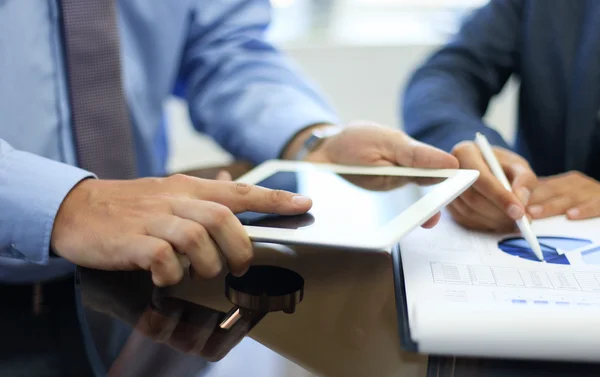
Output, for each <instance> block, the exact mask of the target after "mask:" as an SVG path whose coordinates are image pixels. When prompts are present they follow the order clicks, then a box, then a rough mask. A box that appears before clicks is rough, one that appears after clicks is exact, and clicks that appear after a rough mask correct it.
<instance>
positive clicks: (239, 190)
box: [234, 182, 253, 196]
mask: <svg viewBox="0 0 600 377" xmlns="http://www.w3.org/2000/svg"><path fill="white" fill-rule="evenodd" d="M252 187H253V186H252V185H249V184H247V183H243V182H236V183H235V186H234V189H235V193H236V194H238V195H241V196H246V195H248V194H250V192H251V191H252Z"/></svg>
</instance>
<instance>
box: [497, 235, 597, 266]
mask: <svg viewBox="0 0 600 377" xmlns="http://www.w3.org/2000/svg"><path fill="white" fill-rule="evenodd" d="M538 242H539V243H540V246H541V248H542V254H543V255H544V261H545V262H546V263H553V264H567V265H568V264H571V263H570V262H569V259H568V258H567V256H566V255H564V254H559V253H558V252H557V249H558V250H562V251H563V252H564V251H571V250H576V249H579V248H582V247H585V246H590V245H592V241H590V240H588V239H584V238H574V237H552V236H542V237H538ZM498 248H499V249H500V250H502V251H503V252H505V253H507V254H510V255H512V256H515V257H519V258H523V259H527V260H530V261H534V262H540V260H539V259H537V257H536V256H535V254H534V253H533V251H532V250H531V248H530V247H529V244H528V243H527V241H525V240H524V239H523V238H522V237H511V238H505V239H503V240H501V241H500V242H498ZM581 256H582V258H583V260H584V261H585V262H586V263H587V264H594V265H600V245H598V246H597V247H595V248H592V249H586V250H585V251H584V252H582V253H581Z"/></svg>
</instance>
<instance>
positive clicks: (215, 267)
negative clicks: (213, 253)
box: [203, 262, 223, 279]
mask: <svg viewBox="0 0 600 377" xmlns="http://www.w3.org/2000/svg"><path fill="white" fill-rule="evenodd" d="M222 271H223V264H221V263H217V262H213V263H208V264H207V265H206V266H204V273H203V276H204V278H206V279H213V278H216V277H217V276H219V274H220V273H221V272H222Z"/></svg>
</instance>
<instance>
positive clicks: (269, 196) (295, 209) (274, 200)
mask: <svg viewBox="0 0 600 377" xmlns="http://www.w3.org/2000/svg"><path fill="white" fill-rule="evenodd" d="M199 199H203V200H208V201H212V202H216V203H220V204H222V205H224V206H226V207H228V208H229V209H231V211H233V212H234V213H239V212H245V211H252V212H261V213H275V214H278V215H300V214H303V213H306V212H307V211H308V210H309V209H310V208H311V207H312V201H311V199H310V198H307V197H306V196H303V195H298V194H294V193H291V192H289V191H283V190H271V189H267V188H264V187H260V186H256V185H250V184H247V183H241V182H222V181H208V182H206V183H205V184H203V185H202V188H201V192H199Z"/></svg>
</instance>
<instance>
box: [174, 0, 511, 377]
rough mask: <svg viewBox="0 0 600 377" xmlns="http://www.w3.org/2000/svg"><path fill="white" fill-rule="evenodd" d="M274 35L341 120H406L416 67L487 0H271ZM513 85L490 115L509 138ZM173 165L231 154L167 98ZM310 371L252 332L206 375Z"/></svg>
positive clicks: (298, 376)
mask: <svg viewBox="0 0 600 377" xmlns="http://www.w3.org/2000/svg"><path fill="white" fill-rule="evenodd" d="M270 1H271V3H272V5H273V9H274V10H273V23H272V25H271V27H270V29H269V31H268V37H269V39H270V40H271V41H272V42H273V43H275V44H276V45H277V46H278V47H280V48H281V49H282V50H283V51H284V52H285V53H287V54H288V55H289V56H290V57H291V58H292V59H293V60H294V61H295V62H296V63H297V64H298V65H299V66H300V68H301V69H302V70H303V71H304V73H305V74H306V75H307V76H308V77H310V78H311V80H312V81H313V82H314V83H316V84H317V85H318V86H319V87H320V88H321V89H322V91H323V93H325V95H326V96H327V97H328V98H329V100H330V101H331V103H332V104H333V105H334V107H335V108H336V110H337V112H338V114H339V115H340V117H341V119H342V120H343V121H350V120H355V119H369V120H374V121H377V122H379V123H382V124H385V125H388V126H390V127H400V128H401V127H402V124H401V119H400V117H399V110H398V104H399V103H400V101H401V94H402V89H403V88H404V85H405V82H406V80H407V78H408V76H409V75H410V74H411V73H412V71H413V70H414V69H415V67H416V66H417V65H418V64H419V63H420V62H421V61H422V60H423V59H424V58H425V57H426V56H427V55H428V54H429V53H431V52H432V51H433V50H434V49H435V48H436V47H438V46H439V45H440V44H442V43H444V42H445V41H446V40H447V39H448V38H449V37H450V36H451V35H452V34H453V33H455V32H456V31H457V29H458V28H459V27H460V24H461V22H462V20H463V19H464V17H466V16H468V15H469V13H470V12H472V11H473V10H474V9H475V8H476V7H479V6H482V5H484V4H485V3H487V0H270ZM514 98H515V85H514V82H511V83H509V85H508V86H507V88H505V90H504V92H503V93H502V95H501V96H500V97H499V98H498V99H496V100H495V102H494V103H493V104H492V106H491V108H490V110H489V111H488V114H487V116H486V119H487V121H488V124H490V125H491V126H493V127H495V128H497V129H498V130H499V131H500V132H501V133H502V134H503V135H504V136H505V137H506V138H508V139H509V140H511V139H512V133H513V124H514V119H515V101H514ZM167 109H168V114H169V117H170V126H171V127H170V133H171V134H170V142H171V144H172V145H171V148H172V151H173V153H172V157H171V160H170V161H169V169H170V170H171V171H180V170H185V169H193V168H198V167H204V166H211V165H217V164H224V163H227V162H229V161H231V156H229V155H228V154H227V153H226V152H224V151H223V150H221V149H220V148H219V147H218V146H216V145H215V144H214V143H213V142H212V141H210V140H209V139H207V138H205V137H203V136H201V135H198V134H197V133H195V132H194V131H193V129H192V128H191V126H190V123H189V119H188V114H187V108H186V105H185V103H183V102H181V101H178V100H172V101H170V102H169V103H168V104H167ZM240 370H242V371H243V373H244V375H245V376H249V377H254V376H257V377H258V376H260V377H307V376H311V375H310V374H309V373H308V372H306V371H304V370H302V369H301V368H299V367H297V366H295V365H293V364H291V363H289V362H287V361H285V360H284V359H283V358H281V357H279V356H278V355H276V354H274V353H273V352H271V351H270V350H268V349H266V348H264V347H262V346H261V345H260V344H257V343H255V342H254V341H252V340H250V339H248V340H245V341H244V342H242V344H241V345H240V346H239V347H237V348H235V349H234V350H233V351H232V353H231V354H230V355H229V356H227V358H226V359H225V360H224V361H222V362H220V363H218V364H216V365H215V368H214V369H213V371H212V372H211V373H210V374H209V377H216V376H219V377H221V376H223V377H225V376H234V375H240Z"/></svg>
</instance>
